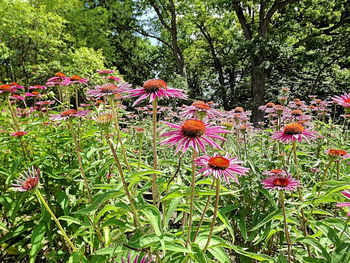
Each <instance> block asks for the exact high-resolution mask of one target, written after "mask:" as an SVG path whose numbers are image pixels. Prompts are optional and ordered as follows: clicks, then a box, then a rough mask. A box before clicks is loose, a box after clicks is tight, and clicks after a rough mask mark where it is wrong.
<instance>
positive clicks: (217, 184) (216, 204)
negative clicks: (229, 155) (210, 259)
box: [203, 178, 220, 253]
mask: <svg viewBox="0 0 350 263" xmlns="http://www.w3.org/2000/svg"><path fill="white" fill-rule="evenodd" d="M214 180H215V181H216V195H215V207H214V215H213V221H212V222H211V227H210V232H209V236H208V241H207V244H206V245H205V247H204V250H203V253H205V251H207V249H208V247H209V244H210V240H211V237H212V235H213V232H214V226H215V221H216V216H217V213H218V208H219V195H220V178H215V179H214Z"/></svg>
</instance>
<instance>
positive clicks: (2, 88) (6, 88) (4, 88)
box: [0, 84, 16, 95]
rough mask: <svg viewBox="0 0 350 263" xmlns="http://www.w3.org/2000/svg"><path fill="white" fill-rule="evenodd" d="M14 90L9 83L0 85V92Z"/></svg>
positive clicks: (12, 91) (7, 92) (4, 92)
mask: <svg viewBox="0 0 350 263" xmlns="http://www.w3.org/2000/svg"><path fill="white" fill-rule="evenodd" d="M15 91H16V88H15V87H13V86H11V85H7V84H2V85H0V94H5V95H7V94H10V93H14V92H15Z"/></svg>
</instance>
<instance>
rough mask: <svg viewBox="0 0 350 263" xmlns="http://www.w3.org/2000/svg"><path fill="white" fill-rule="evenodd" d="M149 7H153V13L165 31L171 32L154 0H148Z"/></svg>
mask: <svg viewBox="0 0 350 263" xmlns="http://www.w3.org/2000/svg"><path fill="white" fill-rule="evenodd" d="M149 2H150V4H151V6H152V7H153V9H154V11H156V13H157V16H158V18H159V21H160V23H161V24H162V25H163V26H164V27H165V29H166V30H168V31H172V30H173V28H171V27H170V26H169V25H168V24H167V23H166V22H165V20H164V17H163V14H162V12H161V11H160V9H159V8H158V6H157V4H156V2H155V1H154V0H149Z"/></svg>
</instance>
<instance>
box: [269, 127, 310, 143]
mask: <svg viewBox="0 0 350 263" xmlns="http://www.w3.org/2000/svg"><path fill="white" fill-rule="evenodd" d="M315 133H316V132H312V131H307V130H304V127H303V126H301V125H300V124H299V123H290V124H287V125H286V126H285V127H284V130H283V131H275V132H274V133H273V135H272V137H271V139H272V140H277V141H280V142H284V143H289V142H291V141H299V142H301V141H302V140H303V139H304V140H306V141H307V142H309V140H313V139H315V135H314V134H315Z"/></svg>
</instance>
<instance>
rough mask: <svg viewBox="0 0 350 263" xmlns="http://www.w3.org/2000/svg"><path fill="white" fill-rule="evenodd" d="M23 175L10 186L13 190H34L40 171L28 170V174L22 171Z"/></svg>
mask: <svg viewBox="0 0 350 263" xmlns="http://www.w3.org/2000/svg"><path fill="white" fill-rule="evenodd" d="M23 173H24V175H22V174H20V175H21V176H22V177H21V178H18V179H16V180H15V184H12V186H13V187H14V188H13V190H15V191H20V192H26V191H29V190H32V189H34V188H35V187H36V186H37V185H38V183H39V176H40V170H39V169H36V170H35V169H34V167H32V170H30V168H28V172H26V171H23Z"/></svg>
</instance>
